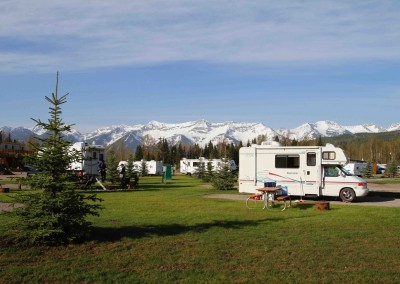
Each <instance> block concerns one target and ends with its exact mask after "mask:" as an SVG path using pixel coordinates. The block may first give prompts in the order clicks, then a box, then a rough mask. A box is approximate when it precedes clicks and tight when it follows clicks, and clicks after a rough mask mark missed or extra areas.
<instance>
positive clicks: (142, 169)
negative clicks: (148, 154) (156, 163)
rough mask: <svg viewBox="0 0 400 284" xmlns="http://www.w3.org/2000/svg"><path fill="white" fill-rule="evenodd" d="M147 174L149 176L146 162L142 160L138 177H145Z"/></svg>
mask: <svg viewBox="0 0 400 284" xmlns="http://www.w3.org/2000/svg"><path fill="white" fill-rule="evenodd" d="M148 174H149V169H148V168H147V161H146V160H145V159H143V160H142V163H141V165H140V175H141V176H147V175H148Z"/></svg>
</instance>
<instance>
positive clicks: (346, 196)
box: [339, 187, 356, 202]
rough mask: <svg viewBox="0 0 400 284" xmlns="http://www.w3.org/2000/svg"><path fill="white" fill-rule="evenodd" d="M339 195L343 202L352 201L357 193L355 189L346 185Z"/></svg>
mask: <svg viewBox="0 0 400 284" xmlns="http://www.w3.org/2000/svg"><path fill="white" fill-rule="evenodd" d="M339 197H340V199H342V201H343V202H352V201H354V199H355V198H356V193H355V192H354V189H352V188H350V187H345V188H343V189H342V190H341V191H340V194H339Z"/></svg>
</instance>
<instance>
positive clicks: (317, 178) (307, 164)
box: [238, 142, 368, 202]
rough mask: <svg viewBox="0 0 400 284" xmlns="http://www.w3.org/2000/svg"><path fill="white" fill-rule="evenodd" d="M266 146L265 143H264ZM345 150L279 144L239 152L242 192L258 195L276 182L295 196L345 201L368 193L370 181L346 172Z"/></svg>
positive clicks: (254, 147)
mask: <svg viewBox="0 0 400 284" xmlns="http://www.w3.org/2000/svg"><path fill="white" fill-rule="evenodd" d="M264 143H265V142H264ZM346 161H347V159H346V156H345V155H344V152H343V150H342V149H340V148H337V147H335V146H333V145H331V144H327V145H326V146H304V147H302V146H288V147H286V146H285V147H283V146H281V145H280V144H279V143H278V142H272V143H269V144H267V143H266V144H264V145H252V146H251V147H242V148H240V150H239V180H238V181H239V192H248V193H256V192H257V190H256V189H257V188H262V187H264V183H265V182H269V181H271V180H273V181H274V182H275V183H276V185H280V186H282V187H285V189H287V193H288V194H290V195H294V196H339V197H340V198H341V199H342V200H343V201H345V202H351V201H353V200H354V199H355V198H356V197H360V196H365V195H367V194H368V187H367V182H366V181H365V180H364V179H362V178H360V177H357V176H353V175H351V174H349V173H348V172H347V171H345V170H343V165H344V164H345V163H346Z"/></svg>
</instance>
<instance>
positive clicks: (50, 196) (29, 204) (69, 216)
mask: <svg viewBox="0 0 400 284" xmlns="http://www.w3.org/2000/svg"><path fill="white" fill-rule="evenodd" d="M67 95H68V94H66V95H64V96H61V97H59V96H58V73H57V81H56V92H55V94H54V93H53V94H52V96H51V97H47V96H46V97H45V98H46V100H47V101H48V102H49V103H50V104H51V107H49V109H50V112H49V113H50V119H49V120H48V122H43V121H41V120H40V119H39V120H35V119H32V120H33V121H35V122H36V126H40V127H43V129H45V130H46V131H47V132H48V136H47V137H46V138H37V139H38V140H39V141H40V143H39V144H34V145H32V147H33V148H34V151H35V153H36V155H32V156H28V157H26V160H27V162H29V163H30V164H31V165H32V166H33V167H34V168H36V169H38V170H39V171H40V172H39V173H38V174H36V175H35V176H33V177H32V178H31V179H30V182H31V184H32V185H33V187H35V188H40V189H42V191H41V192H39V193H35V194H21V195H18V196H17V197H16V202H20V203H23V204H24V206H22V207H20V208H16V209H15V210H14V211H13V212H12V213H11V215H12V216H15V217H16V219H15V220H16V221H15V223H13V225H12V227H11V230H10V231H9V233H10V234H11V235H12V237H13V240H14V241H16V242H18V243H21V244H25V245H43V244H52V245H57V244H62V243H68V242H74V241H77V240H83V239H85V238H87V237H88V236H89V234H90V229H91V223H90V222H88V221H87V220H86V217H87V215H94V216H98V215H99V213H98V211H99V210H100V209H101V206H100V205H99V204H94V203H93V202H96V201H101V199H99V198H97V197H96V195H88V196H85V195H83V194H80V193H78V192H76V191H75V190H74V188H75V187H74V186H75V183H73V182H72V181H71V176H72V175H71V174H69V172H68V171H67V168H68V166H69V165H70V163H71V162H73V161H76V160H77V159H79V154H80V153H79V152H78V151H71V150H70V146H71V142H70V141H67V140H65V138H64V135H63V133H66V132H71V126H72V125H66V124H64V122H63V121H62V119H61V113H62V111H61V105H62V104H64V103H66V97H67ZM88 201H89V202H90V204H89V203H87V202H88Z"/></svg>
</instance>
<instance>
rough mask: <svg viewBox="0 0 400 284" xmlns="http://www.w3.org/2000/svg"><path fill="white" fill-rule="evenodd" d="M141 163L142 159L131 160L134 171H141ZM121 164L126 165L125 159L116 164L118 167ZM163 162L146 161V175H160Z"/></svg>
mask: <svg viewBox="0 0 400 284" xmlns="http://www.w3.org/2000/svg"><path fill="white" fill-rule="evenodd" d="M142 163H143V161H135V162H133V168H134V170H135V171H136V172H141V171H142ZM121 164H124V165H125V167H127V166H128V162H127V161H121V162H119V164H118V169H119V167H120V166H121ZM163 166H164V164H163V162H162V161H155V160H151V161H146V168H147V174H148V175H162V174H163Z"/></svg>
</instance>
